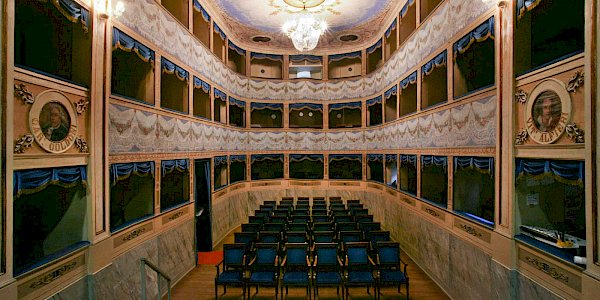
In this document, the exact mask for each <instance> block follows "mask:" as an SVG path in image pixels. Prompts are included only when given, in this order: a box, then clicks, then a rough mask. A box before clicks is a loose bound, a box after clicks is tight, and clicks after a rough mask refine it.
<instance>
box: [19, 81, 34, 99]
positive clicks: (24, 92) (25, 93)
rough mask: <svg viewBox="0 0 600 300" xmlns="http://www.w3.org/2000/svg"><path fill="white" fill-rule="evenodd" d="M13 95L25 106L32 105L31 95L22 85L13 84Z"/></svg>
mask: <svg viewBox="0 0 600 300" xmlns="http://www.w3.org/2000/svg"><path fill="white" fill-rule="evenodd" d="M15 94H16V95H17V96H19V97H20V98H21V99H22V100H23V102H25V104H33V102H34V101H35V99H34V98H33V93H31V92H30V91H29V90H28V89H27V86H26V85H24V84H22V83H19V84H15Z"/></svg>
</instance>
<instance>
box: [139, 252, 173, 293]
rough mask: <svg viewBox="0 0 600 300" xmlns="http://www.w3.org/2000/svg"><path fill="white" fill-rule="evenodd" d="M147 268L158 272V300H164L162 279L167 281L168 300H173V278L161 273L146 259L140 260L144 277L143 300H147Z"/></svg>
mask: <svg viewBox="0 0 600 300" xmlns="http://www.w3.org/2000/svg"><path fill="white" fill-rule="evenodd" d="M146 266H148V267H149V268H150V269H152V270H153V271H154V272H156V278H157V280H156V281H157V284H158V299H162V293H161V284H160V277H162V278H164V279H165V280H166V281H167V299H168V300H171V278H170V277H169V276H167V275H166V274H165V272H163V271H161V270H160V269H159V268H158V267H157V266H155V265H154V264H152V263H151V262H149V261H148V260H146V259H145V258H142V259H140V270H141V274H142V275H141V276H142V300H146Z"/></svg>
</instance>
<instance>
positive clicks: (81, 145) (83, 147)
mask: <svg viewBox="0 0 600 300" xmlns="http://www.w3.org/2000/svg"><path fill="white" fill-rule="evenodd" d="M75 147H77V149H79V152H81V153H88V152H89V151H90V149H89V148H88V145H87V142H86V141H85V140H84V139H83V138H81V137H77V138H76V139H75Z"/></svg>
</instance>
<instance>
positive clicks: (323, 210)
mask: <svg viewBox="0 0 600 300" xmlns="http://www.w3.org/2000/svg"><path fill="white" fill-rule="evenodd" d="M311 215H312V216H327V209H326V208H319V209H315V208H314V206H313V210H312V211H311Z"/></svg>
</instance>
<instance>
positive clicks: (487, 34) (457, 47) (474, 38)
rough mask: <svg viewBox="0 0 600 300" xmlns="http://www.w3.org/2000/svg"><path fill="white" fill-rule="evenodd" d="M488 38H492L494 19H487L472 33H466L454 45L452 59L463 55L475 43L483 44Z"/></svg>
mask: <svg viewBox="0 0 600 300" xmlns="http://www.w3.org/2000/svg"><path fill="white" fill-rule="evenodd" d="M488 38H492V39H493V38H494V17H491V18H489V19H488V20H487V21H485V22H483V24H481V25H479V26H477V27H476V28H475V29H473V31H471V32H469V33H467V35H465V36H464V37H462V38H461V39H460V40H458V42H456V43H454V59H456V57H457V55H458V54H463V53H465V51H467V50H469V47H471V45H473V43H475V42H478V43H479V42H483V41H485V40H487V39H488Z"/></svg>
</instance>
